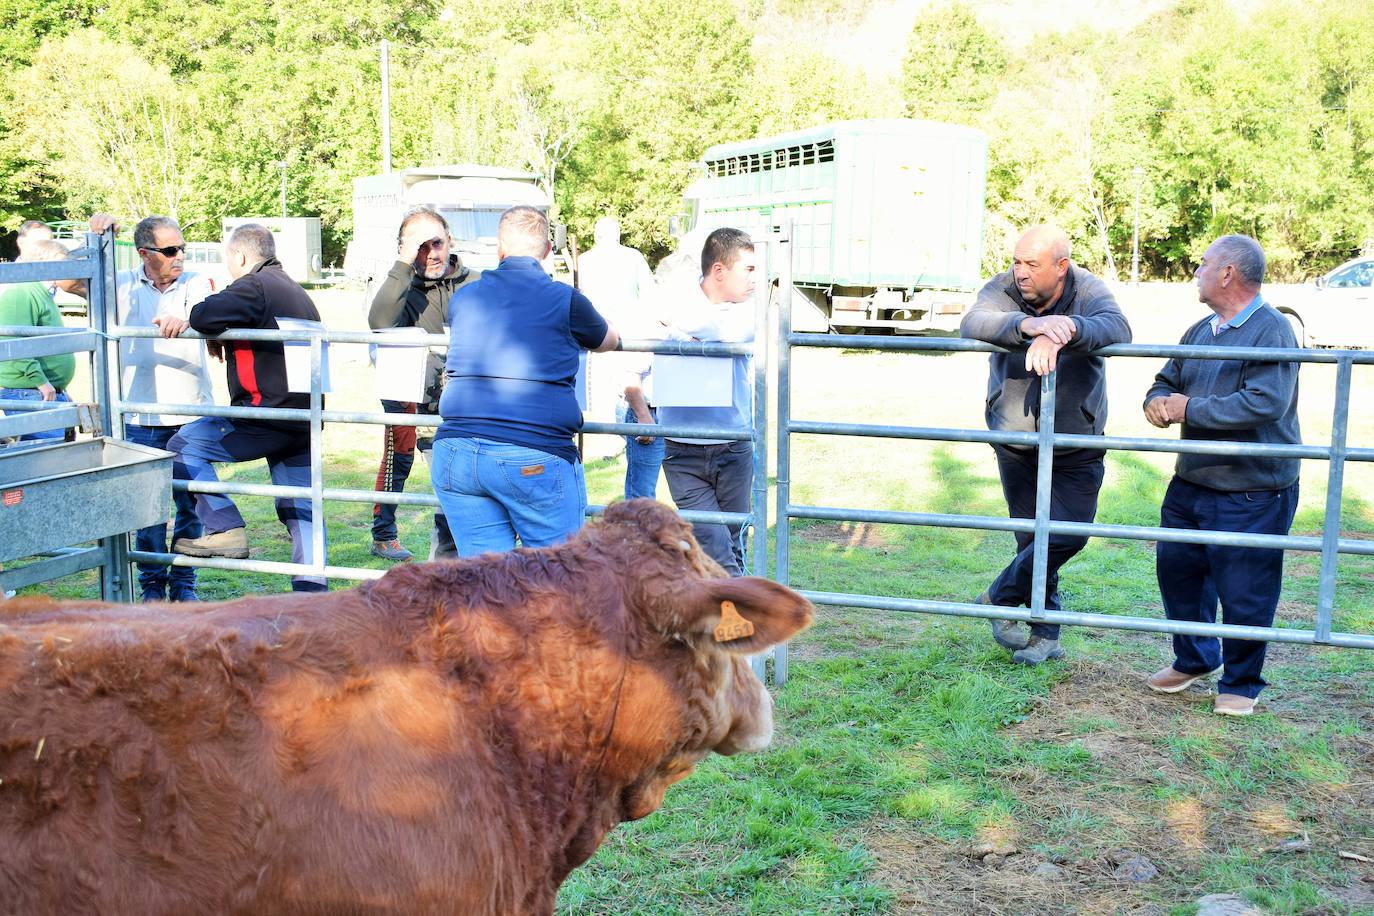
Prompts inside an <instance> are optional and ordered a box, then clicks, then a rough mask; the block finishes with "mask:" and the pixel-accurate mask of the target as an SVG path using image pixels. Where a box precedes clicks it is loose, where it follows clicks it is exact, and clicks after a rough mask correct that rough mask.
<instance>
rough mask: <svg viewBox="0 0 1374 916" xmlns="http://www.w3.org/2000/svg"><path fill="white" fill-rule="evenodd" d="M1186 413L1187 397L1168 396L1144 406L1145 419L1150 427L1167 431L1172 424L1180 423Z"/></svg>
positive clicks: (1178, 395) (1158, 398) (1180, 395)
mask: <svg viewBox="0 0 1374 916" xmlns="http://www.w3.org/2000/svg"><path fill="white" fill-rule="evenodd" d="M1187 412H1188V396H1187V395H1182V394H1170V395H1166V396H1161V397H1157V398H1155V399H1153V400H1152V401H1150V403H1148V404H1146V405H1145V419H1147V420H1149V421H1150V424H1151V425H1152V426H1158V427H1159V428H1160V429H1168V428H1169V427H1170V426H1171V425H1172V424H1174V423H1182V422H1183V420H1184V419H1185V417H1186V415H1187Z"/></svg>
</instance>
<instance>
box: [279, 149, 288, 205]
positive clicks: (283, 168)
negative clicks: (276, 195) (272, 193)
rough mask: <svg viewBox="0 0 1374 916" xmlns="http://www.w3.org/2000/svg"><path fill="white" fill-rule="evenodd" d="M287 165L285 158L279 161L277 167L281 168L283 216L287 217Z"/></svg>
mask: <svg viewBox="0 0 1374 916" xmlns="http://www.w3.org/2000/svg"><path fill="white" fill-rule="evenodd" d="M286 166H287V162H286V160H285V159H282V160H280V161H279V162H278V163H277V168H279V169H281V218H282V219H286Z"/></svg>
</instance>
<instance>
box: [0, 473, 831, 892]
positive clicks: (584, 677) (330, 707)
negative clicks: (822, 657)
mask: <svg viewBox="0 0 1374 916" xmlns="http://www.w3.org/2000/svg"><path fill="white" fill-rule="evenodd" d="M727 599H728V600H730V601H733V602H734V603H735V604H736V605H737V606H738V608H739V610H740V612H741V613H742V614H743V615H744V616H745V617H746V618H747V619H749V620H751V621H752V622H753V623H754V625H755V627H756V632H755V634H754V635H753V636H752V637H748V638H745V639H740V640H736V641H735V642H733V643H727V644H719V643H716V642H715V641H714V640H713V638H712V636H711V632H712V629H713V628H714V627H715V625H716V623H717V622H718V621H719V619H720V602H721V601H722V600H727ZM811 615H812V608H811V606H810V604H809V603H808V602H806V600H805V599H803V598H802V597H801V596H799V595H797V594H796V593H795V592H792V591H790V590H788V589H786V588H784V587H782V586H779V585H777V584H774V583H772V582H769V581H767V580H764V579H752V578H746V579H725V578H721V572H720V570H719V567H717V566H716V565H715V564H714V563H713V562H711V561H710V560H709V559H707V558H706V557H705V556H704V555H703V554H702V553H701V551H700V549H699V548H698V547H697V546H696V543H695V541H694V540H693V539H692V536H691V532H690V527H689V526H688V525H686V524H685V523H684V522H682V520H681V519H679V518H678V517H677V516H676V514H674V513H673V512H672V511H671V510H670V509H668V508H666V507H664V506H661V505H659V504H657V503H654V502H651V501H648V500H634V501H631V502H628V503H618V504H615V505H612V506H611V507H610V508H609V509H608V510H607V512H606V517H605V520H604V521H602V522H600V523H596V524H593V525H590V526H589V527H588V528H586V529H584V531H583V532H582V533H580V534H579V535H578V536H576V537H575V538H573V539H572V540H571V541H570V542H569V543H567V544H564V545H562V546H560V547H554V548H547V549H541V550H518V551H515V552H514V553H509V554H503V555H494V554H493V555H487V556H484V557H480V558H478V559H475V560H470V561H464V562H456V563H427V564H407V565H403V566H397V567H395V568H393V569H392V570H391V571H389V572H388V573H387V574H386V575H385V576H383V577H382V578H381V579H380V580H377V581H376V582H373V583H369V584H367V585H363V586H361V587H359V588H356V589H353V590H350V591H344V592H334V593H330V594H326V595H275V596H270V597H257V598H245V599H242V600H238V601H232V602H226V603H221V604H214V605H206V606H202V607H197V608H195V609H194V610H189V611H188V610H185V609H184V606H169V605H142V606H123V605H99V604H88V603H74V602H62V603H56V602H46V601H44V600H43V599H19V600H16V601H11V602H7V603H0V780H2V781H0V912H4V913H26V914H45V913H62V914H83V913H91V914H97V913H98V914H119V913H140V914H141V913H169V914H170V913H176V914H209V913H245V914H247V913H253V914H268V913H291V914H300V913H320V914H325V913H328V914H346V913H389V912H404V913H412V912H413V913H423V912H434V913H439V912H442V913H460V914H525V913H548V912H550V911H551V910H552V908H553V901H554V895H555V894H556V892H557V889H558V886H559V885H560V884H561V883H562V881H563V879H564V878H566V877H567V875H568V873H569V872H570V871H571V870H572V869H573V868H575V867H576V866H577V865H579V864H580V863H582V862H583V861H585V860H586V859H587V858H588V857H589V856H590V855H591V854H592V853H593V852H594V851H595V850H596V848H597V846H598V845H599V844H600V843H601V841H602V839H603V837H604V836H605V834H606V832H607V831H608V830H609V829H610V828H611V827H612V826H614V825H615V824H616V823H618V822H620V821H623V820H627V819H632V818H638V817H643V816H644V815H646V814H648V813H650V812H651V811H653V810H654V809H655V808H657V807H658V805H659V804H660V803H661V801H662V798H663V793H664V790H665V789H666V788H667V787H668V785H670V784H671V783H672V782H674V781H676V780H678V779H681V778H682V777H683V776H686V775H687V774H688V773H689V772H690V771H691V770H692V767H693V766H694V764H695V763H696V762H697V761H698V760H700V759H701V758H702V757H704V756H705V755H706V754H708V753H710V752H711V751H713V750H714V751H717V752H720V753H727V754H728V753H734V752H736V751H740V750H754V749H758V748H760V747H762V746H763V745H764V744H766V743H767V741H768V738H769V735H770V733H771V729H772V715H771V702H770V700H769V699H768V695H767V693H766V692H765V691H764V690H763V688H762V685H760V684H759V682H758V679H757V678H756V677H755V676H754V675H753V673H752V672H751V671H750V670H749V667H748V665H747V664H746V662H745V660H744V658H743V656H742V653H745V652H756V651H758V650H760V649H761V648H763V647H765V646H768V645H771V644H773V643H776V642H779V641H781V640H783V639H786V638H788V637H789V636H791V635H792V634H794V633H796V632H797V631H798V630H800V629H802V628H803V627H805V626H806V625H807V624H808V623H809V622H810V620H811Z"/></svg>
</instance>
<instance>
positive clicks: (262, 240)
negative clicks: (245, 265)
mask: <svg viewBox="0 0 1374 916" xmlns="http://www.w3.org/2000/svg"><path fill="white" fill-rule="evenodd" d="M224 247H225V248H227V249H229V250H230V251H237V252H238V253H240V254H242V255H244V256H245V257H246V258H247V259H248V260H249V261H251V262H252V263H254V264H256V263H257V262H259V261H266V260H267V259H268V258H275V257H276V256H277V243H276V241H275V240H273V238H272V231H271V230H270V229H268V228H267V227H266V226H264V225H263V224H262V223H244V224H243V225H241V226H238V227H236V228H235V229H234V231H233V232H231V233H229V238H228V240H227V241H226V242H225V243H224Z"/></svg>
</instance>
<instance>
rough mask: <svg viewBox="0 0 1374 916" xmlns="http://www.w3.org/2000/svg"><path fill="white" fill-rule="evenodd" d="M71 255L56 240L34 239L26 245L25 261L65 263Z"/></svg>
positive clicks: (65, 247)
mask: <svg viewBox="0 0 1374 916" xmlns="http://www.w3.org/2000/svg"><path fill="white" fill-rule="evenodd" d="M71 256H72V253H71V252H70V251H68V250H67V246H66V245H63V244H62V243H61V242H59V241H57V240H56V239H34V240H33V241H32V242H29V243H28V248H27V251H26V252H25V257H24V260H26V261H66V260H68V259H69V258H71Z"/></svg>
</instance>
